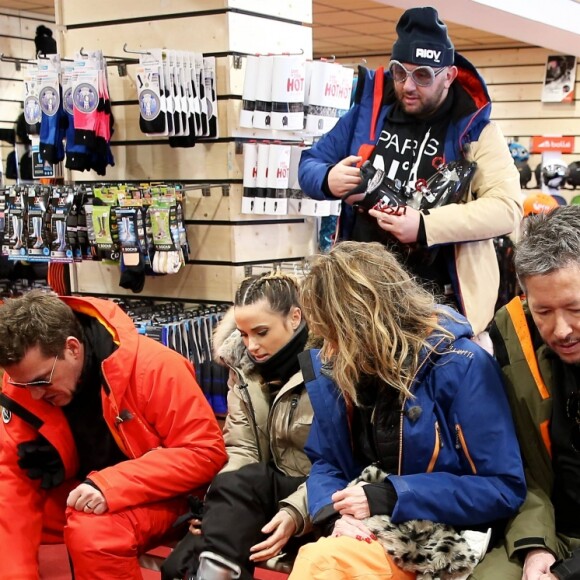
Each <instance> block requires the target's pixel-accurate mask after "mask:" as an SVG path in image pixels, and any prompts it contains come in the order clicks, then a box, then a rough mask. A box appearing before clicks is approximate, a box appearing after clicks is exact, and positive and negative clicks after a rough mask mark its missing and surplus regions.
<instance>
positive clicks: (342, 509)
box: [332, 482, 371, 520]
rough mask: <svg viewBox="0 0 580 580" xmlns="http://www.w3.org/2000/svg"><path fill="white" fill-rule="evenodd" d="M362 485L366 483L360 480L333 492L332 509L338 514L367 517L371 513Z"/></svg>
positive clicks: (357, 517)
mask: <svg viewBox="0 0 580 580" xmlns="http://www.w3.org/2000/svg"><path fill="white" fill-rule="evenodd" d="M364 485H366V483H364V482H361V483H358V484H357V485H353V486H352V487H346V488H344V489H342V490H340V491H337V492H335V493H333V494H332V502H333V507H334V509H335V510H336V511H337V512H338V513H340V515H343V516H344V515H349V516H353V517H355V518H356V519H357V520H364V519H365V518H368V517H369V516H370V515H371V511H370V508H369V502H368V500H367V496H366V494H365V492H364V489H363V486H364Z"/></svg>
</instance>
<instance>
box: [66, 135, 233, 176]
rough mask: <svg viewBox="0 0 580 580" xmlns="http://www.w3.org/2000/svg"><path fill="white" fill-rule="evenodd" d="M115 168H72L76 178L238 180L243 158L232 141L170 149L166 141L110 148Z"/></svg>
mask: <svg viewBox="0 0 580 580" xmlns="http://www.w3.org/2000/svg"><path fill="white" fill-rule="evenodd" d="M112 150H113V155H114V156H115V163H116V164H115V167H107V175H106V176H105V177H101V176H98V175H97V174H96V173H93V172H79V171H73V172H71V173H72V179H73V180H76V181H103V179H105V180H111V181H123V180H138V181H147V180H154V181H156V180H176V181H179V180H200V181H206V182H211V181H215V180H224V179H241V178H242V164H243V159H242V156H241V155H236V154H235V147H234V143H212V144H209V143H205V144H203V146H202V145H198V146H196V147H193V148H191V149H172V148H171V147H169V145H168V144H167V145H166V144H162V145H161V144H156V145H153V144H149V143H143V144H140V145H128V146H119V147H113V148H112Z"/></svg>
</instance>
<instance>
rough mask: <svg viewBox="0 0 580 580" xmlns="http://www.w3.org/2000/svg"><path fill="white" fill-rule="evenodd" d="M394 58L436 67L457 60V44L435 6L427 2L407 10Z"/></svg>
mask: <svg viewBox="0 0 580 580" xmlns="http://www.w3.org/2000/svg"><path fill="white" fill-rule="evenodd" d="M391 58H392V59H393V60H398V61H399V62H401V63H411V64H416V65H428V66H432V67H435V68H438V67H442V66H451V65H452V64H453V61H454V60H455V48H454V46H453V43H452V42H451V39H450V38H449V36H448V34H447V26H446V25H445V23H444V22H443V21H442V20H440V19H439V15H438V14H437V10H435V8H431V7H430V6H426V7H424V8H410V9H409V10H406V11H405V12H403V15H402V16H401V18H400V19H399V22H398V23H397V40H396V41H395V44H393V53H392V55H391Z"/></svg>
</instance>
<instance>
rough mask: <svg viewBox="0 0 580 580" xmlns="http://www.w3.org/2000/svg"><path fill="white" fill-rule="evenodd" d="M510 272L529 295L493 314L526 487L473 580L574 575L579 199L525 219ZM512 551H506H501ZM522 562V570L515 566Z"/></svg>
mask: <svg viewBox="0 0 580 580" xmlns="http://www.w3.org/2000/svg"><path fill="white" fill-rule="evenodd" d="M515 267H516V272H517V275H518V278H519V281H520V284H521V286H522V288H523V289H524V292H525V294H526V299H525V300H522V299H520V298H519V297H518V298H514V300H512V301H511V302H510V303H509V304H507V305H506V306H505V307H504V308H502V309H501V310H500V311H499V312H498V313H497V314H496V317H495V321H494V325H493V327H492V329H491V332H490V334H491V338H492V340H493V343H494V347H495V354H496V357H497V359H498V361H499V363H500V365H501V367H502V371H503V374H504V379H505V384H506V388H507V392H508V396H509V398H510V404H511V406H512V412H513V415H514V419H515V422H516V428H517V431H518V437H519V441H520V446H521V451H522V456H523V459H524V464H525V469H526V482H527V485H528V493H527V496H526V500H525V502H524V504H523V505H522V507H521V508H520V510H519V512H518V514H517V515H516V516H515V517H514V518H513V519H512V520H511V521H510V522H509V524H508V526H507V530H506V541H505V545H503V546H500V547H497V548H496V549H494V550H493V551H492V552H491V553H490V554H488V555H487V556H486V558H485V559H484V560H483V562H482V563H481V564H480V566H478V568H477V569H476V570H475V573H474V575H473V578H475V579H477V580H482V579H489V580H491V579H493V580H496V579H498V578H501V579H502V580H511V579H512V578H513V579H514V580H520V578H521V579H523V580H538V579H546V580H549V579H554V578H560V579H569V580H571V579H577V578H580V206H577V205H570V206H564V207H558V208H556V209H554V210H552V211H551V212H549V213H545V214H539V215H536V216H530V217H528V218H526V219H525V220H524V223H523V235H522V239H521V241H520V242H519V244H518V245H517V246H516V254H515ZM508 559H509V560H508ZM522 568H523V570H522Z"/></svg>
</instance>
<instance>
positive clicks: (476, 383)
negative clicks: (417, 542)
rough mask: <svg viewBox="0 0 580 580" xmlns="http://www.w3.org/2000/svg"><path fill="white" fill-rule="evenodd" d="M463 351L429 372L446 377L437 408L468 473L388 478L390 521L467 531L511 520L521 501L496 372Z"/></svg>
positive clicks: (513, 443)
mask: <svg viewBox="0 0 580 580" xmlns="http://www.w3.org/2000/svg"><path fill="white" fill-rule="evenodd" d="M463 352H466V353H467V354H466V355H464V357H465V358H467V359H468V361H467V363H465V362H463V363H461V365H456V364H454V362H453V361H450V364H444V361H441V362H442V364H437V365H435V366H434V368H433V370H432V371H431V372H432V373H443V374H445V377H444V379H440V380H439V381H436V384H437V387H436V389H437V390H438V391H439V393H437V394H436V400H438V401H440V400H441V398H443V399H444V400H445V401H446V402H449V404H443V405H440V408H446V411H445V413H446V417H445V419H444V420H445V421H446V422H447V425H446V427H447V430H448V431H447V432H448V433H452V434H455V441H453V442H451V444H455V447H456V449H457V453H459V455H460V456H461V460H462V464H463V465H464V466H465V471H466V472H467V474H464V475H458V474H455V473H449V472H437V471H435V472H432V473H415V474H410V475H402V476H390V477H389V480H390V481H391V482H392V483H393V485H394V486H395V489H396V491H397V496H398V500H397V503H396V505H395V509H394V511H393V515H392V520H393V522H395V523H397V522H402V521H407V520H410V519H416V518H418V519H427V520H433V521H440V522H445V523H448V524H451V525H456V526H466V527H470V526H474V525H478V524H483V523H489V522H491V521H494V520H499V519H502V518H507V517H510V516H512V515H513V514H514V513H515V512H516V510H517V509H518V507H519V506H520V505H521V504H522V502H523V500H524V498H525V495H526V485H525V478H524V472H523V466H522V460H521V455H520V449H519V445H518V441H517V439H516V434H515V429H514V424H513V420H512V416H511V412H510V408H509V405H508V401H507V397H506V394H505V391H504V387H503V382H502V378H501V374H500V371H499V368H498V366H497V364H496V362H495V361H494V360H493V359H492V358H491V357H490V356H489V355H488V354H487V353H486V352H484V351H483V350H481V349H476V350H473V352H467V351H463ZM454 356H455V357H459V356H461V355H459V354H455V355H454ZM466 364H467V368H465V365H466ZM446 367H447V368H446ZM403 452H405V451H404V449H403ZM435 469H437V466H436V467H435Z"/></svg>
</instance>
